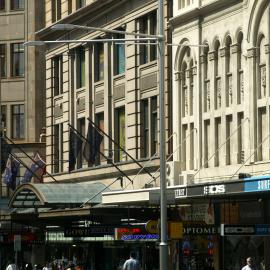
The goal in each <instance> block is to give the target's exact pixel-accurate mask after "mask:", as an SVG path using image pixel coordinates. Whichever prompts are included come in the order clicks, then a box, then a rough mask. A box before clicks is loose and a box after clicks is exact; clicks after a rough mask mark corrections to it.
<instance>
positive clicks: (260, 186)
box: [245, 178, 270, 192]
mask: <svg viewBox="0 0 270 270" xmlns="http://www.w3.org/2000/svg"><path fill="white" fill-rule="evenodd" d="M251 179H252V178H250V179H249V180H248V181H246V182H245V191H246V192H249V191H267V190H270V179H262V180H256V181H251Z"/></svg>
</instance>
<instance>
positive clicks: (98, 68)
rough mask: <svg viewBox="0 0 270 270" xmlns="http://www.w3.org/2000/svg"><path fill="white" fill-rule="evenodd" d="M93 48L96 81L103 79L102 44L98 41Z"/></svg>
mask: <svg viewBox="0 0 270 270" xmlns="http://www.w3.org/2000/svg"><path fill="white" fill-rule="evenodd" d="M95 49H96V53H95V82H98V81H102V80H103V79H104V46H103V44H102V43H98V44H97V45H96V47H95Z"/></svg>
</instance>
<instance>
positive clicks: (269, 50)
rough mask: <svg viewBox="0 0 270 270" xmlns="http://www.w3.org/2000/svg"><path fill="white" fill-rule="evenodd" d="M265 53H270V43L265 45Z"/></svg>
mask: <svg viewBox="0 0 270 270" xmlns="http://www.w3.org/2000/svg"><path fill="white" fill-rule="evenodd" d="M265 53H266V54H269V53H270V43H269V44H266V45H265Z"/></svg>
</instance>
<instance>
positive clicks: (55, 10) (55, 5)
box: [51, 0, 61, 22]
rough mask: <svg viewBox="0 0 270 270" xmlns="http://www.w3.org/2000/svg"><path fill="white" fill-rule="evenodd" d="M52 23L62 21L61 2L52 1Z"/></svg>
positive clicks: (58, 0) (57, 0)
mask: <svg viewBox="0 0 270 270" xmlns="http://www.w3.org/2000/svg"><path fill="white" fill-rule="evenodd" d="M51 4H52V22H56V21H58V20H60V19H61V0H52V2H51Z"/></svg>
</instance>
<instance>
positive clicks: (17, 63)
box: [10, 43, 25, 78]
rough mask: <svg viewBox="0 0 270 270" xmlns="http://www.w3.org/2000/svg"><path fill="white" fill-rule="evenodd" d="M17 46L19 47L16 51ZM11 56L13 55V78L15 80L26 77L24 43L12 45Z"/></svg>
mask: <svg viewBox="0 0 270 270" xmlns="http://www.w3.org/2000/svg"><path fill="white" fill-rule="evenodd" d="M15 46H18V48H17V49H16V50H15ZM10 54H11V77H13V78H21V77H24V75H25V55H24V46H23V43H11V44H10ZM17 70H18V71H17Z"/></svg>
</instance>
